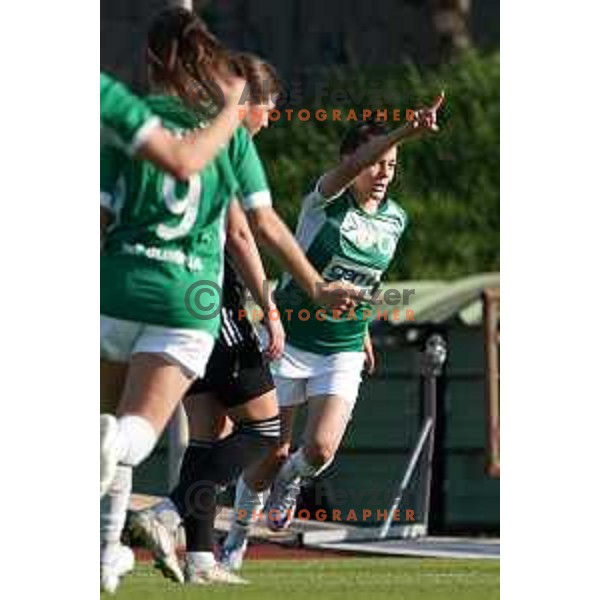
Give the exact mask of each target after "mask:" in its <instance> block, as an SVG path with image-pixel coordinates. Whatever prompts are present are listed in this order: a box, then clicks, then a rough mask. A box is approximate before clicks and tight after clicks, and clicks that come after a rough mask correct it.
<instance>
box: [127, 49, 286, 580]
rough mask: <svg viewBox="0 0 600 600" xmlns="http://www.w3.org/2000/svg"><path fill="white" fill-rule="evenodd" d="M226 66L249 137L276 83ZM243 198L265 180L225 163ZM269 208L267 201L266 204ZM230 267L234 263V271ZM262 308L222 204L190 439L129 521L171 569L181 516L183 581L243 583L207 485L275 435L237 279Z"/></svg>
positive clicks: (239, 213)
mask: <svg viewBox="0 0 600 600" xmlns="http://www.w3.org/2000/svg"><path fill="white" fill-rule="evenodd" d="M233 63H234V66H235V67H236V68H237V69H238V70H239V71H238V72H239V74H240V75H241V76H243V77H244V78H245V79H246V80H247V81H248V84H249V89H250V101H251V103H252V106H253V110H252V111H250V112H249V113H248V115H247V116H246V118H245V120H244V125H245V126H246V128H247V129H248V131H249V132H250V133H251V134H256V133H258V131H259V130H260V129H261V128H262V127H263V126H265V125H266V123H267V118H268V112H269V111H270V110H271V109H272V108H273V107H274V105H275V101H276V96H277V94H278V93H279V87H278V83H277V79H276V76H275V73H274V71H273V69H272V67H270V65H268V64H267V63H265V62H264V61H262V60H260V59H258V58H256V57H253V56H250V55H236V56H235V57H234V59H233ZM234 170H235V172H236V175H237V176H238V181H239V183H240V194H241V199H242V203H243V204H244V205H245V206H248V205H250V206H249V207H248V210H250V211H251V210H253V203H252V202H251V201H250V202H249V199H251V198H252V197H253V196H254V197H256V196H257V195H258V194H260V193H262V194H263V195H264V196H266V195H267V194H268V187H267V184H266V181H263V182H260V183H259V182H257V181H254V182H253V181H252V180H251V179H250V178H248V176H247V175H248V174H247V173H246V172H245V171H246V169H245V168H244V166H243V165H240V164H239V163H238V161H234ZM269 206H270V204H269ZM236 267H237V269H236ZM237 272H239V273H240V274H241V276H242V279H243V280H244V282H245V283H246V284H247V286H248V288H249V289H250V291H251V292H252V295H253V296H254V298H255V299H256V300H257V302H258V304H259V305H260V306H261V307H262V309H263V312H264V313H265V314H268V313H269V312H270V311H271V312H273V311H276V306H275V304H274V303H273V300H272V296H271V294H270V290H269V289H268V287H266V283H267V279H266V275H265V272H264V268H263V266H262V262H261V260H260V255H259V254H258V251H257V248H256V244H255V242H254V238H253V236H252V233H251V231H250V229H249V227H248V224H247V221H246V217H245V216H244V212H243V210H242V208H241V207H240V204H239V203H238V202H237V201H236V202H234V203H233V204H232V205H231V207H230V211H229V222H228V230H227V243H226V255H225V274H224V282H223V290H224V297H223V307H222V309H221V316H222V329H221V334H220V336H219V338H218V339H217V341H216V345H215V349H214V351H213V353H212V355H211V358H210V361H209V363H208V366H207V370H206V377H205V378H204V379H199V380H196V381H195V382H194V383H193V384H192V386H191V388H190V390H189V391H188V396H187V398H186V402H185V406H186V413H187V415H188V418H189V425H190V427H189V433H190V443H189V445H188V448H187V450H186V452H185V455H184V458H183V464H182V468H181V477H180V482H179V484H178V486H177V487H176V488H175V489H174V490H173V491H172V493H171V494H170V499H168V500H165V501H163V502H161V503H160V504H159V505H158V506H156V507H152V508H150V509H147V510H144V511H140V512H138V513H136V514H135V515H134V516H133V519H132V526H133V529H134V531H135V533H136V535H137V537H138V539H140V541H141V542H142V543H143V544H144V545H145V546H147V547H148V548H149V549H150V550H151V551H152V552H153V554H154V557H155V559H156V563H157V565H158V566H159V567H160V568H161V570H162V571H163V572H164V573H165V574H166V575H167V576H170V574H171V573H170V571H171V570H172V566H173V565H175V564H176V563H177V556H176V554H175V545H174V537H175V536H174V533H175V530H176V527H177V525H178V523H179V521H181V519H183V523H184V527H185V533H186V550H187V552H186V559H185V579H186V581H188V582H191V583H214V582H221V583H244V580H242V579H241V578H240V577H238V576H236V575H234V574H232V573H230V572H229V571H227V570H224V569H222V568H221V567H220V565H219V564H218V563H217V562H216V561H215V558H214V555H213V540H212V534H213V524H214V516H215V509H216V504H215V502H216V498H215V494H216V487H217V485H218V484H223V483H227V482H229V481H232V480H234V479H235V477H237V475H239V473H240V472H241V470H242V469H243V468H244V467H245V466H247V465H248V464H250V463H252V462H253V461H256V460H258V459H260V458H261V456H262V455H263V454H264V453H265V450H267V449H268V448H269V447H270V446H271V447H276V445H277V444H278V442H279V433H280V432H279V409H278V405H277V400H276V397H275V391H274V388H275V386H274V384H273V380H272V377H271V373H270V371H269V367H268V364H267V362H266V359H265V357H264V356H263V353H262V351H261V348H260V343H259V340H258V338H257V336H256V334H255V332H254V328H253V326H252V325H251V323H250V322H249V321H248V319H247V318H246V317H240V311H241V310H243V309H244V308H245V302H244V296H245V290H244V286H243V285H242V283H241V282H240V280H239V278H238V275H237ZM266 326H267V329H268V332H269V344H268V346H267V351H266V356H267V357H268V358H270V359H274V358H278V357H279V356H280V355H281V352H282V351H283V343H284V337H285V335H284V332H283V328H282V325H281V322H280V321H278V320H274V319H271V320H267V321H266ZM225 415H229V417H230V418H231V419H232V420H233V422H234V423H235V424H236V427H235V429H234V430H233V431H230V430H229V429H228V430H227V433H228V434H229V435H222V436H221V439H220V440H219V441H218V442H215V439H216V438H217V433H223V432H221V431H220V426H221V425H222V424H223V418H224V416H225Z"/></svg>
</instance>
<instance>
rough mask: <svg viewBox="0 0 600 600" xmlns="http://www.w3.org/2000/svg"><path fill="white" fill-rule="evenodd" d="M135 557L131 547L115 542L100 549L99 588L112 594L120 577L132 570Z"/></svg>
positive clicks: (117, 585)
mask: <svg viewBox="0 0 600 600" xmlns="http://www.w3.org/2000/svg"><path fill="white" fill-rule="evenodd" d="M134 565H135V557H134V555H133V552H132V550H131V548H128V547H127V546H123V545H122V544H117V545H115V546H114V547H111V548H110V549H106V550H101V551H100V589H101V590H102V591H103V592H108V593H109V594H114V593H115V592H116V591H117V588H118V587H119V583H120V581H121V577H123V575H125V574H127V573H130V572H131V571H133V567H134Z"/></svg>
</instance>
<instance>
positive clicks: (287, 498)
mask: <svg viewBox="0 0 600 600" xmlns="http://www.w3.org/2000/svg"><path fill="white" fill-rule="evenodd" d="M299 493H300V486H299V485H298V484H296V483H283V482H281V481H277V480H276V481H275V484H274V485H273V491H272V492H271V495H270V496H269V500H268V501H267V506H266V507H265V512H266V515H267V517H266V521H267V527H268V528H269V529H270V530H271V531H283V530H284V529H287V528H288V527H289V526H290V525H291V524H292V521H293V519H294V511H295V510H296V502H297V500H298V494H299Z"/></svg>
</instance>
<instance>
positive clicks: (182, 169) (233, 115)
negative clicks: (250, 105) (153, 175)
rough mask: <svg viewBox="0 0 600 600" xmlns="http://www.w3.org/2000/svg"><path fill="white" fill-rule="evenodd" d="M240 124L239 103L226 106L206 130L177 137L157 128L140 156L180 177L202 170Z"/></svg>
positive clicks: (139, 153) (180, 178) (183, 177)
mask: <svg viewBox="0 0 600 600" xmlns="http://www.w3.org/2000/svg"><path fill="white" fill-rule="evenodd" d="M239 123H240V117H239V110H238V107H237V105H235V104H231V105H228V106H226V107H225V108H224V109H223V110H222V111H221V112H220V113H219V114H218V116H217V117H216V118H215V119H214V121H212V123H211V124H210V125H209V126H208V127H206V128H205V129H198V130H196V131H194V132H192V133H189V134H188V135H186V136H185V137H183V138H177V137H175V136H174V135H173V134H171V133H170V132H169V131H168V130H166V129H164V128H157V129H156V131H154V132H152V134H151V135H150V136H149V137H148V139H147V140H146V142H145V143H144V144H143V145H142V146H141V147H140V149H139V151H138V156H139V157H140V158H143V159H146V160H149V161H152V162H154V163H155V164H157V165H158V166H159V167H160V168H161V169H163V170H165V171H167V172H168V173H169V174H171V175H172V176H173V177H175V178H176V179H179V180H186V179H187V178H188V177H190V176H191V175H193V174H194V173H198V172H199V171H202V169H204V167H205V166H206V165H207V164H208V163H209V162H210V161H211V160H213V159H214V158H215V157H216V155H217V154H218V153H219V152H220V151H221V150H222V149H223V146H225V145H226V144H227V142H228V141H229V139H230V138H231V136H232V135H233V132H234V131H235V130H236V128H237V127H238V125H239Z"/></svg>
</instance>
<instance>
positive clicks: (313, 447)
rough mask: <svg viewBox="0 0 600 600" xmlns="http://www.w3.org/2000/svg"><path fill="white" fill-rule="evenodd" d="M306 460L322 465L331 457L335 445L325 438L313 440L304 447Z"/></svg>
mask: <svg viewBox="0 0 600 600" xmlns="http://www.w3.org/2000/svg"><path fill="white" fill-rule="evenodd" d="M304 451H305V455H306V458H307V460H308V461H309V462H310V463H311V464H313V465H324V464H325V463H328V462H330V461H331V460H332V459H333V456H334V454H335V447H334V445H333V444H331V443H330V442H328V441H327V440H314V441H313V442H311V443H310V444H308V445H307V446H306V447H305V450H304Z"/></svg>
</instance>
